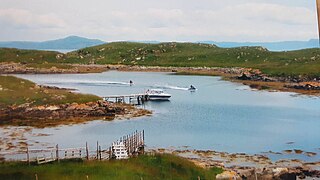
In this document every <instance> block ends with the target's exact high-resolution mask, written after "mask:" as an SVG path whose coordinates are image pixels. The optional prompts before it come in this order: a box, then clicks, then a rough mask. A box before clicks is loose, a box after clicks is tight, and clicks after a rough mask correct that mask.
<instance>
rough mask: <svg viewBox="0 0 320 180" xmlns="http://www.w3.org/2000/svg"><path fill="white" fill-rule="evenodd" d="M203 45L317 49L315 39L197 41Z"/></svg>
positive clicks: (288, 49) (281, 49) (317, 43)
mask: <svg viewBox="0 0 320 180" xmlns="http://www.w3.org/2000/svg"><path fill="white" fill-rule="evenodd" d="M199 42H200V43H205V44H215V45H217V46H219V47H224V48H232V47H241V46H262V47H265V48H267V49H269V50H270V51H292V50H300V49H307V48H317V47H319V41H318V40H317V39H311V40H309V41H282V42H216V41H199Z"/></svg>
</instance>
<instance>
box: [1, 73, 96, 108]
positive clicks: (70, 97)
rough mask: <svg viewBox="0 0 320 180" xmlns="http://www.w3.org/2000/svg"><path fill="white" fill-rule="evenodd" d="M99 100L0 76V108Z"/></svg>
mask: <svg viewBox="0 0 320 180" xmlns="http://www.w3.org/2000/svg"><path fill="white" fill-rule="evenodd" d="M97 100H100V98H99V97H97V96H94V95H86V94H78V93H70V92H69V91H67V90H61V89H46V88H42V87H39V86H37V85H36V84H35V83H33V82H31V81H28V80H24V79H20V78H17V77H13V76H0V108H1V107H5V106H7V105H20V104H24V103H30V104H32V105H45V104H50V105H56V104H64V103H73V102H76V103H86V102H91V101H97Z"/></svg>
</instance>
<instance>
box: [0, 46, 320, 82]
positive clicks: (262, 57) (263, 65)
mask: <svg viewBox="0 0 320 180" xmlns="http://www.w3.org/2000/svg"><path fill="white" fill-rule="evenodd" d="M10 61H12V62H21V63H26V64H30V66H33V67H36V66H37V65H35V64H47V65H38V66H41V67H48V68H49V67H52V66H54V65H55V64H57V65H58V64H60V65H61V64H66V63H67V64H69V63H71V64H124V65H144V66H176V67H177V66H179V67H204V66H205V67H247V68H257V69H260V70H262V71H263V72H264V73H266V74H269V75H274V76H289V75H293V76H298V75H306V76H309V77H315V76H317V77H318V76H319V75H320V72H319V69H320V49H318V48H314V49H304V50H297V51H284V52H271V51H268V50H267V49H265V48H263V47H239V48H220V47H217V46H215V45H209V44H196V43H160V44H144V43H133V42H115V43H108V44H103V45H99V46H94V47H89V48H85V49H81V50H77V51H74V52H70V53H67V54H65V55H64V54H61V53H58V52H51V51H35V50H17V49H0V62H10ZM62 67H63V66H62ZM65 68H68V67H65Z"/></svg>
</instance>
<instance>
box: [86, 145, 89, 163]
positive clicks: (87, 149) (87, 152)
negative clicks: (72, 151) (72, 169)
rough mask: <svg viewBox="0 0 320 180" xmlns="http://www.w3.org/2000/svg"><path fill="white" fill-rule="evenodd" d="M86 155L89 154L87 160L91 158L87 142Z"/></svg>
mask: <svg viewBox="0 0 320 180" xmlns="http://www.w3.org/2000/svg"><path fill="white" fill-rule="evenodd" d="M86 155H87V160H89V148H88V143H87V142H86Z"/></svg>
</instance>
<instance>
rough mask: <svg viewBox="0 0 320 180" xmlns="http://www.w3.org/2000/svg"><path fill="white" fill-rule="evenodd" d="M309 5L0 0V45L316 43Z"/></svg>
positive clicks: (298, 1) (302, 1)
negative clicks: (73, 41)
mask: <svg viewBox="0 0 320 180" xmlns="http://www.w3.org/2000/svg"><path fill="white" fill-rule="evenodd" d="M315 8H316V6H315V0H0V41H45V40H50V39H57V38H63V37H66V36H69V35H77V36H83V37H88V38H95V39H101V40H104V41H108V42H110V41H127V40H130V41H142V40H146V41H147V40H150V41H152V40H157V41H202V40H212V41H232V42H249V41H250V42H272V41H292V40H309V39H312V38H317V36H318V35H317V23H316V9H315Z"/></svg>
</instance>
